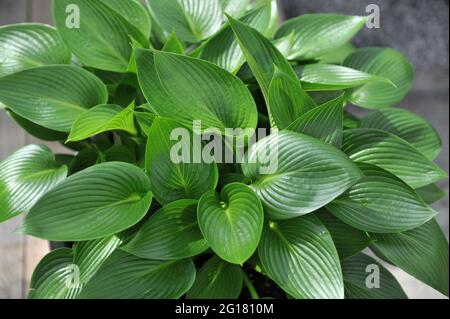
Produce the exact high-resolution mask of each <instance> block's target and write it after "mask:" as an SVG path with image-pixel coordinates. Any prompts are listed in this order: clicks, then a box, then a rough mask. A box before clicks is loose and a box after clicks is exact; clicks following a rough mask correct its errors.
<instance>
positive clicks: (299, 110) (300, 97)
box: [268, 69, 316, 129]
mask: <svg viewBox="0 0 450 319" xmlns="http://www.w3.org/2000/svg"><path fill="white" fill-rule="evenodd" d="M268 101H269V106H270V114H271V116H272V118H273V121H274V123H275V125H276V126H277V127H278V128H279V129H285V128H287V127H288V126H289V125H291V124H292V122H294V121H295V120H297V119H298V118H299V117H301V116H304V115H306V113H308V111H310V110H311V109H313V108H314V107H316V104H315V103H314V101H313V100H312V98H311V97H310V96H309V95H308V94H306V93H305V92H304V91H303V89H302V87H301V85H300V83H299V82H298V81H294V80H292V79H291V78H290V77H289V76H288V75H287V74H286V73H284V72H282V71H280V70H278V69H277V70H276V71H275V74H274V76H273V78H272V81H271V82H270V86H269V92H268Z"/></svg>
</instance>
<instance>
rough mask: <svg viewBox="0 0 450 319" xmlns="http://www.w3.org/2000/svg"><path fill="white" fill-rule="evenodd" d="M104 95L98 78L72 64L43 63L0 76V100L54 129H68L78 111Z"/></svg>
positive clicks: (94, 103)
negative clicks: (51, 64)
mask: <svg viewBox="0 0 450 319" xmlns="http://www.w3.org/2000/svg"><path fill="white" fill-rule="evenodd" d="M107 99H108V92H107V90H106V86H105V85H104V84H103V83H102V82H101V81H100V79H98V78H97V77H95V76H94V75H92V74H91V73H89V72H88V71H85V70H83V69H81V68H78V67H75V66H69V65H67V66H63V65H54V66H43V67H37V68H33V69H28V70H24V71H21V72H18V73H14V74H10V75H7V76H4V77H2V78H0V103H3V104H5V105H7V107H8V108H9V109H11V110H12V111H13V112H14V113H16V114H18V115H20V116H21V117H23V118H25V119H27V120H29V121H31V122H33V123H36V124H38V125H40V126H43V127H45V128H48V129H52V130H55V131H61V132H70V129H71V127H72V124H73V122H74V121H75V120H76V119H77V118H78V117H79V116H80V115H81V114H82V113H84V112H85V111H86V110H87V109H88V108H90V107H92V106H95V105H99V104H104V103H106V101H107Z"/></svg>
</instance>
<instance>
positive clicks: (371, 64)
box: [344, 48, 413, 109]
mask: <svg viewBox="0 0 450 319" xmlns="http://www.w3.org/2000/svg"><path fill="white" fill-rule="evenodd" d="M344 66H346V67H349V68H352V69H356V70H360V71H362V72H366V73H369V74H374V75H378V76H381V77H383V78H387V79H389V80H390V81H391V82H392V83H393V84H394V85H395V86H392V84H391V83H386V82H381V81H380V82H369V83H367V84H366V85H364V86H362V87H360V88H357V89H355V90H353V91H352V92H351V93H350V95H349V101H350V102H351V103H353V104H355V105H358V106H361V107H365V108H369V109H380V108H385V107H389V106H392V105H395V104H397V103H398V102H400V101H401V100H403V98H404V97H405V96H406V94H407V93H408V92H409V90H410V89H411V86H412V80H413V68H412V66H411V64H410V63H409V61H408V60H407V59H406V58H405V57H404V56H403V55H402V54H401V53H400V52H397V51H395V50H393V49H384V48H363V49H358V50H356V51H355V52H354V53H352V54H350V55H349V56H348V57H347V59H345V61H344Z"/></svg>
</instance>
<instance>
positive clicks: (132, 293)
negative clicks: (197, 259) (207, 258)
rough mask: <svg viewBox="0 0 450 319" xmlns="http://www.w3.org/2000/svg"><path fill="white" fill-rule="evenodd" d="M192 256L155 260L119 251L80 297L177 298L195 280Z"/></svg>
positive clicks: (95, 276)
mask: <svg viewBox="0 0 450 319" xmlns="http://www.w3.org/2000/svg"><path fill="white" fill-rule="evenodd" d="M194 280H195V266H194V263H193V262H192V261H191V260H190V259H183V260H179V261H155V260H149V259H142V258H139V257H136V256H133V255H130V254H128V253H126V252H124V251H121V250H117V251H115V252H114V253H113V254H112V255H111V256H110V257H109V259H108V260H106V262H105V263H104V264H103V265H102V267H101V268H100V269H99V270H98V271H97V272H96V274H95V275H94V276H93V277H92V279H91V280H90V281H89V283H88V284H87V285H86V286H85V287H84V289H83V291H82V293H81V294H80V296H79V298H80V299H176V298H179V297H181V296H182V295H184V294H185V293H186V292H187V291H188V290H189V289H190V288H191V287H192V284H193V283H194Z"/></svg>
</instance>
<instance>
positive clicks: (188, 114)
mask: <svg viewBox="0 0 450 319" xmlns="http://www.w3.org/2000/svg"><path fill="white" fill-rule="evenodd" d="M137 63H138V77H139V82H140V85H141V88H142V90H143V92H144V95H145V97H146V98H147V101H148V102H149V103H150V105H151V107H152V109H153V110H154V111H155V113H156V114H158V115H160V116H161V117H165V118H169V119H174V120H176V121H177V122H179V123H180V124H181V125H184V126H186V127H189V128H192V126H193V121H194V120H196V121H197V120H200V121H201V124H202V128H203V129H207V128H211V127H212V128H217V129H219V130H220V131H221V132H222V134H224V132H225V129H226V128H241V129H243V130H245V129H254V128H255V127H256V122H257V117H258V113H257V110H256V105H255V102H254V100H253V97H252V95H251V94H250V92H249V91H248V89H247V88H246V86H245V85H244V83H242V81H241V80H239V79H238V78H237V77H235V76H233V75H232V74H230V73H228V72H227V71H225V70H223V69H221V68H219V67H218V66H216V65H214V64H212V63H209V62H206V61H202V60H199V59H195V58H190V57H186V56H181V55H177V54H173V53H166V52H161V51H148V50H139V51H138V57H137Z"/></svg>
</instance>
